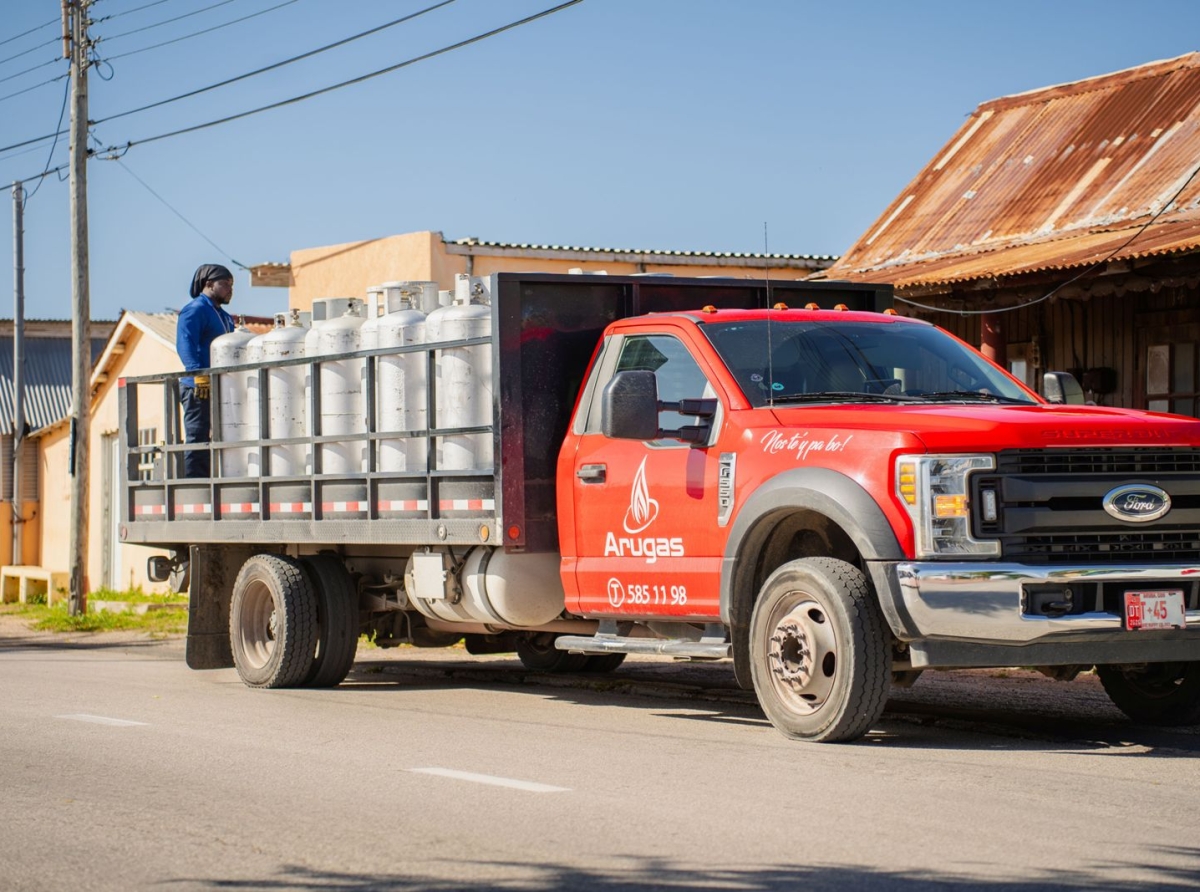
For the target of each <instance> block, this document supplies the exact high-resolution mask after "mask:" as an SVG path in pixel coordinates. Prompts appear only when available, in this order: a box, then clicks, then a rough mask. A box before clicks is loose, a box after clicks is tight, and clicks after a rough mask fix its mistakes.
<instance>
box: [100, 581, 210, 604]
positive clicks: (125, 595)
mask: <svg viewBox="0 0 1200 892" xmlns="http://www.w3.org/2000/svg"><path fill="white" fill-rule="evenodd" d="M88 600H91V601H125V602H126V603H128V604H187V595H176V594H172V593H170V592H167V593H164V594H146V592H144V591H142V587H141V586H140V585H139V586H135V587H134V588H131V589H126V590H125V591H123V592H118V591H114V590H113V589H110V588H100V589H96V591H94V592H92V593H90V594H89V595H88Z"/></svg>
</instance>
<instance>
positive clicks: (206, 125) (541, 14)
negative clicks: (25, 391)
mask: <svg viewBox="0 0 1200 892" xmlns="http://www.w3.org/2000/svg"><path fill="white" fill-rule="evenodd" d="M582 2H583V0H567V2H566V3H560V4H559V5H558V6H552V7H550V8H549V9H544V10H542V11H541V12H538V13H534V14H533V15H530V16H526V17H525V18H523V19H517V20H516V21H514V22H509V23H508V24H507V25H501V26H500V27H499V28H493V29H491V30H490V31H485V32H483V33H482V34H477V35H476V36H474V37H468V38H467V39H466V40H460V41H459V42H458V43H453V44H450V45H449V46H444V47H442V48H441V49H437V50H433V51H432V52H429V53H424V54H423V55H420V56H414V57H413V58H411V59H406V60H405V61H403V62H398V63H396V64H395V65H389V66H388V67H386V68H381V69H379V70H378V71H372V72H370V73H368V74H363V75H359V76H358V77H355V78H351V79H350V80H347V81H342V82H340V83H337V84H332V85H330V86H328V87H322V88H321V89H319V90H313V91H311V92H308V93H304V94H302V95H300V96H293V97H292V98H290V99H283V100H281V101H279V102H272V103H271V104H269V105H263V106H260V107H258V108H253V109H250V110H249V111H244V112H239V113H238V114H236V115H227V116H225V117H224V118H217V119H216V120H213V121H207V122H205V123H203V124H195V125H193V126H191V127H184V128H182V129H179V130H172V131H170V132H168V133H160V134H158V135H156V136H148V137H146V138H145V139H136V140H129V141H128V142H126V143H125V144H124V145H121V146H110V147H109V148H108V149H106V150H105V151H107V152H120V153H122V154H124V152H126V151H128V150H129V149H131V148H133V147H134V146H138V145H144V144H146V143H152V142H158V141H159V140H162V139H170V138H171V137H173V136H182V135H183V134H185V133H195V132H196V131H197V130H205V129H207V128H209V127H216V126H217V125H218V124H228V123H229V122H231V121H238V120H241V119H242V118H248V117H250V116H251V115H256V114H259V113H260V112H265V111H271V110H272V109H276V108H283V107H285V106H288V105H294V104H296V103H297V102H303V101H304V100H306V99H312V98H314V97H316V96H322V95H324V94H326V93H332V92H333V91H334V90H340V89H341V88H342V87H349V86H353V85H354V84H361V83H363V82H364V81H368V80H371V79H373V78H376V77H379V76H381V75H384V74H390V73H391V72H393V71H398V70H399V69H401V68H407V67H408V66H409V65H415V64H416V63H418V62H424V61H425V60H427V59H432V58H434V57H436V56H441V55H444V54H446V53H449V52H453V51H454V50H457V49H462V48H463V47H465V46H470V45H471V44H473V43H479V42H480V41H481V40H487V39H488V38H489V37H495V36H496V35H497V34H503V33H504V32H505V31H511V30H513V29H514V28H519V27H521V26H522V25H528V24H530V23H531V22H535V21H537V20H538V19H542V18H545V17H547V16H550V15H554V14H555V13H557V12H562V10H564V9H567V8H568V7H570V6H575V5H576V4H578V3H582ZM43 138H45V137H43ZM24 144H25V143H22V144H21V145H24ZM17 147H18V146H8V147H7V148H17ZM0 151H3V149H0Z"/></svg>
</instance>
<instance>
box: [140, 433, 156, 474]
mask: <svg viewBox="0 0 1200 892" xmlns="http://www.w3.org/2000/svg"><path fill="white" fill-rule="evenodd" d="M157 440H158V428H156V427H143V428H140V429H139V430H138V445H139V446H153V445H154V444H155V442H157ZM137 467H138V480H141V481H147V480H153V479H154V453H153V452H142V453H139V454H138V466H137Z"/></svg>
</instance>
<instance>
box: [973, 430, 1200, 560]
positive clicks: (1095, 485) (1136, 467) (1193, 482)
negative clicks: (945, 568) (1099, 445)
mask: <svg viewBox="0 0 1200 892" xmlns="http://www.w3.org/2000/svg"><path fill="white" fill-rule="evenodd" d="M996 464H997V469H996V471H995V472H990V473H988V474H985V475H978V476H977V477H976V478H974V479H973V481H972V492H973V495H974V496H975V498H974V499H973V504H974V505H976V506H979V505H980V504H981V495H980V494H981V492H982V491H984V490H987V489H991V490H993V491H994V492H995V493H996V496H997V498H996V502H997V508H998V516H997V519H996V520H995V521H993V522H987V521H984V520H983V519H982V518H981V517H980V516H979V515H978V513H976V516H975V518H974V533H975V536H976V537H977V538H980V539H999V540H1000V543H1001V546H1002V548H1003V556H1004V559H1005V560H1013V561H1020V562H1023V563H1031V564H1055V563H1064V564H1066V563H1085V564H1151V565H1153V564H1172V563H1196V562H1200V449H1171V450H1168V449H1161V448H1144V449H1079V450H1074V449H1014V450H1007V451H1004V452H1000V453H998V454H997V455H996ZM1126 484H1152V485H1154V486H1157V487H1160V488H1161V489H1163V490H1165V491H1166V492H1167V493H1168V494H1170V496H1171V510H1170V512H1169V513H1167V515H1166V516H1165V517H1162V518H1160V519H1158V520H1154V521H1150V522H1147V523H1131V522H1128V521H1123V520H1120V519H1118V518H1115V517H1112V516H1111V515H1109V514H1108V513H1107V512H1106V511H1105V510H1104V505H1103V501H1104V497H1105V495H1106V494H1107V493H1109V492H1110V491H1111V490H1113V489H1115V488H1116V487H1118V486H1123V485H1126Z"/></svg>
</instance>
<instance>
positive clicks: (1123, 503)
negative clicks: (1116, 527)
mask: <svg viewBox="0 0 1200 892" xmlns="http://www.w3.org/2000/svg"><path fill="white" fill-rule="evenodd" d="M1104 510H1105V511H1107V512H1108V513H1109V514H1111V515H1112V516H1113V517H1115V518H1116V519H1117V520H1126V521H1129V522H1130V523H1146V522H1147V521H1150V520H1158V519H1159V518H1160V517H1162V516H1163V515H1164V514H1166V513H1167V512H1168V511H1170V510H1171V497H1170V496H1169V495H1167V493H1166V492H1164V491H1163V490H1161V489H1159V488H1158V487H1157V486H1146V485H1144V484H1137V483H1135V484H1130V485H1128V486H1118V487H1117V488H1116V489H1114V490H1111V491H1110V492H1109V493H1108V494H1107V495H1105V497H1104Z"/></svg>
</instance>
